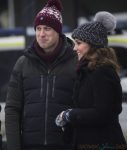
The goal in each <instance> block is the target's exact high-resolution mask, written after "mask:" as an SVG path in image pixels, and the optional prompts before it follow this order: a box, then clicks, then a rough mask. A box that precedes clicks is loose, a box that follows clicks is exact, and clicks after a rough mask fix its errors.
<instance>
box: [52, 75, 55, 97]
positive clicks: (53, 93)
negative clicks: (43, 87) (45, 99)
mask: <svg viewBox="0 0 127 150" xmlns="http://www.w3.org/2000/svg"><path fill="white" fill-rule="evenodd" d="M55 82H56V76H53V83H52V84H53V87H52V98H54V97H55Z"/></svg>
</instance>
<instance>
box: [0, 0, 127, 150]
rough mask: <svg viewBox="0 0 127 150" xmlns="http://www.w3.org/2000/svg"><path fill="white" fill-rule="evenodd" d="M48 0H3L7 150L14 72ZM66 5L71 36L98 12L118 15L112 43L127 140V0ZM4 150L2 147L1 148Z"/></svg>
mask: <svg viewBox="0 0 127 150" xmlns="http://www.w3.org/2000/svg"><path fill="white" fill-rule="evenodd" d="M46 2H47V0H21V1H20V0H0V105H1V106H2V111H1V113H0V120H1V121H2V123H1V134H2V141H3V148H2V149H3V150H6V136H5V128H4V127H5V125H4V122H5V120H4V107H5V97H6V90H7V85H8V81H9V77H10V73H11V70H12V67H13V65H14V64H15V62H16V60H17V58H18V57H19V56H20V55H21V54H22V53H23V50H24V49H25V48H26V47H28V45H29V44H30V43H31V40H33V38H34V35H35V33H34V29H33V22H34V18H35V16H36V14H37V13H38V12H39V11H40V10H41V9H42V8H43V7H44V6H45V4H46ZM61 2H62V4H63V8H64V10H63V12H62V15H63V33H65V34H66V35H67V36H69V37H71V32H72V31H73V29H74V28H76V27H77V26H79V25H81V24H83V23H85V22H88V21H90V20H91V19H92V17H93V15H94V14H95V13H96V12H98V11H109V12H111V13H113V14H114V15H115V16H116V19H117V26H116V29H115V32H113V33H112V34H111V35H109V36H108V39H109V45H110V46H112V47H113V48H114V49H115V51H116V53H117V56H118V60H119V63H120V65H121V71H120V74H119V76H120V79H121V85H122V90H123V111H122V113H121V114H120V124H121V126H122V130H123V133H124V136H125V137H126V140H127V117H126V114H127V7H126V0H117V1H116V0H110V1H107V0H61ZM0 150H1V149H0Z"/></svg>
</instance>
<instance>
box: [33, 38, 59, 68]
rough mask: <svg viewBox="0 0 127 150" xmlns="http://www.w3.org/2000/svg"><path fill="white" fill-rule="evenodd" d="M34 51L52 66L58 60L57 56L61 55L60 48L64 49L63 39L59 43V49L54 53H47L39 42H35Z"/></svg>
mask: <svg viewBox="0 0 127 150" xmlns="http://www.w3.org/2000/svg"><path fill="white" fill-rule="evenodd" d="M33 46H34V50H35V52H36V54H37V55H38V56H39V57H40V58H41V59H42V60H43V61H44V62H45V63H46V64H47V65H51V64H52V63H53V62H54V61H55V60H56V58H57V56H58V55H59V54H60V48H61V47H62V38H60V40H59V43H58V45H57V47H56V48H55V49H54V50H53V51H52V52H45V51H44V50H43V49H42V48H41V47H40V46H39V44H38V43H37V41H36V40H35V41H34V44H33Z"/></svg>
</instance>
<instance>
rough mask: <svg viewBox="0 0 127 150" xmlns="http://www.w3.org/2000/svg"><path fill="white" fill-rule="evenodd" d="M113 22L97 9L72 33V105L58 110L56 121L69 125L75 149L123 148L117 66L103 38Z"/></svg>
mask: <svg viewBox="0 0 127 150" xmlns="http://www.w3.org/2000/svg"><path fill="white" fill-rule="evenodd" d="M115 26H116V20H115V17H114V16H113V15H112V14H110V13H109V12H98V13H97V14H96V15H95V18H94V21H93V22H90V23H86V24H84V25H82V26H80V27H78V28H77V29H75V30H74V32H73V34H72V38H73V39H74V40H75V47H74V50H76V52H77V54H78V58H79V63H78V67H77V75H78V76H77V80H76V83H75V88H74V96H73V97H74V108H72V109H69V110H65V111H63V112H61V113H60V114H59V115H58V116H57V118H56V124H57V126H59V127H62V128H63V129H64V127H66V125H67V124H71V125H72V126H73V128H74V135H75V146H76V150H87V149H93V150H95V149H97V150H100V149H116V150H117V149H120V148H122V149H126V142H125V139H124V137H123V133H122V130H121V127H120V124H119V114H120V113H121V111H122V89H121V85H120V79H119V76H118V72H119V69H120V67H119V64H118V62H117V57H116V55H115V52H114V50H113V49H112V48H110V47H108V39H107V35H108V32H112V31H113V30H114V29H115Z"/></svg>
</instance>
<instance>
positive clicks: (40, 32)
mask: <svg viewBox="0 0 127 150" xmlns="http://www.w3.org/2000/svg"><path fill="white" fill-rule="evenodd" d="M36 40H37V42H38V44H39V46H40V47H41V48H43V50H44V51H45V52H51V51H53V50H54V49H55V48H56V46H57V45H58V42H59V33H57V32H56V31H55V30H54V29H53V28H51V27H49V26H47V25H38V26H37V27H36Z"/></svg>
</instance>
